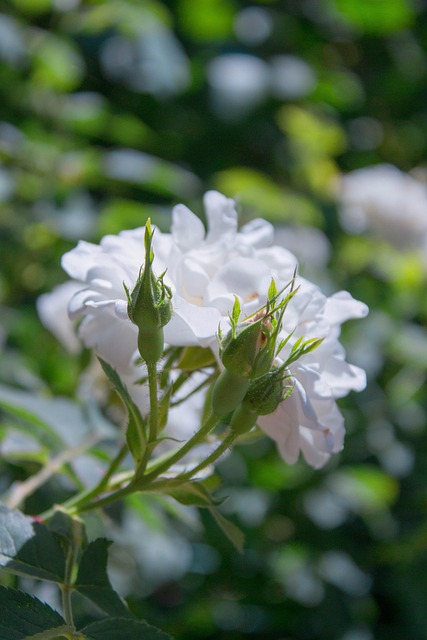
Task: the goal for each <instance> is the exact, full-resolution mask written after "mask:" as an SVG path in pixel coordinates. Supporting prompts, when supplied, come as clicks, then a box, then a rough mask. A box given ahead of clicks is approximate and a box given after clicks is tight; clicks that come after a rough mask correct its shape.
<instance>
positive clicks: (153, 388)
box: [147, 363, 159, 442]
mask: <svg viewBox="0 0 427 640" xmlns="http://www.w3.org/2000/svg"><path fill="white" fill-rule="evenodd" d="M147 370H148V388H149V393H150V418H149V430H150V431H149V436H148V438H149V440H148V441H149V442H154V440H156V438H157V431H158V428H159V426H158V422H159V418H158V415H159V401H158V398H157V367H156V363H150V364H148V363H147Z"/></svg>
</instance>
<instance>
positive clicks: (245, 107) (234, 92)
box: [207, 53, 270, 120]
mask: <svg viewBox="0 0 427 640" xmlns="http://www.w3.org/2000/svg"><path fill="white" fill-rule="evenodd" d="M207 77H208V82H209V85H210V87H211V92H212V102H213V106H214V108H215V109H216V111H217V112H218V114H219V115H220V116H221V117H223V118H224V119H226V120H229V119H237V118H239V117H240V116H242V115H244V114H246V113H247V112H249V111H251V110H252V109H253V108H254V107H257V106H258V105H259V104H261V103H262V102H263V101H264V100H265V98H266V97H267V95H268V94H269V89H270V87H269V85H270V68H269V66H268V64H267V63H266V62H264V61H263V60H261V59H260V58H257V57H256V56H252V55H249V54H246V53H224V54H222V55H220V56H217V57H216V58H214V59H213V60H212V61H211V62H210V64H209V66H208V70H207Z"/></svg>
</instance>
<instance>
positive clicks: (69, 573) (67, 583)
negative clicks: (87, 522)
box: [60, 520, 82, 627]
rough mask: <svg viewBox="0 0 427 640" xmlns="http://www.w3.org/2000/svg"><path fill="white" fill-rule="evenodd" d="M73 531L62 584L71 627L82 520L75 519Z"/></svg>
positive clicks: (65, 615) (65, 614)
mask: <svg viewBox="0 0 427 640" xmlns="http://www.w3.org/2000/svg"><path fill="white" fill-rule="evenodd" d="M72 532H73V533H72V540H71V541H70V543H69V546H68V549H67V556H66V561H65V572H64V581H63V582H62V583H61V585H60V588H61V595H62V608H63V610H64V618H65V622H66V623H67V624H68V625H69V626H70V627H74V617H73V609H72V606H71V595H72V593H73V589H74V586H73V585H74V579H73V574H74V568H75V566H76V562H77V557H78V554H79V550H80V547H81V544H82V526H81V523H80V522H78V521H76V520H73V524H72Z"/></svg>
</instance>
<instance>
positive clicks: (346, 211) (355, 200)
mask: <svg viewBox="0 0 427 640" xmlns="http://www.w3.org/2000/svg"><path fill="white" fill-rule="evenodd" d="M338 201H339V204H340V220H341V224H342V226H343V228H344V229H346V230H347V231H349V232H350V233H365V232H372V233H374V234H376V235H378V236H380V237H381V238H384V239H387V240H388V241H389V242H391V243H392V244H393V245H395V246H396V247H398V248H408V249H416V248H419V247H421V246H423V245H424V246H425V243H426V240H427V185H426V184H425V183H423V182H421V181H420V180H417V179H416V178H415V177H413V176H412V175H409V174H407V173H403V172H402V171H400V170H399V169H397V167H394V166H392V165H389V164H379V165H374V166H372V167H367V168H365V169H357V170H356V171H352V172H351V173H348V174H347V175H345V176H343V177H342V179H341V182H340V185H339V191H338Z"/></svg>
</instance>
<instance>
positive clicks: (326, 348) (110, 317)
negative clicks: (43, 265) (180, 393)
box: [62, 191, 367, 467]
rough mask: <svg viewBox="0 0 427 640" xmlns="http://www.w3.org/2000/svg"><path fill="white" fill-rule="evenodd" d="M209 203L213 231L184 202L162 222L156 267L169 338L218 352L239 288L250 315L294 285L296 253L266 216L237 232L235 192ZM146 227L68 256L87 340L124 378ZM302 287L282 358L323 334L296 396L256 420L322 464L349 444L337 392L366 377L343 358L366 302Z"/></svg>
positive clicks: (73, 308)
mask: <svg viewBox="0 0 427 640" xmlns="http://www.w3.org/2000/svg"><path fill="white" fill-rule="evenodd" d="M204 205H205V211H206V218H207V226H208V228H207V231H206V230H205V228H204V226H203V224H202V222H201V220H200V219H199V218H198V217H197V216H196V215H195V214H194V213H192V212H191V211H190V210H189V209H188V208H187V207H185V206H184V205H177V206H176V207H174V209H173V212H172V228H171V233H162V232H160V231H159V230H158V229H156V231H155V233H154V238H153V250H154V256H155V258H154V263H153V271H154V273H156V274H161V273H163V272H164V271H165V270H167V272H166V276H165V283H166V284H167V285H168V286H169V287H170V288H171V290H172V303H173V309H174V313H173V316H172V320H171V321H170V322H169V323H168V324H167V325H166V326H165V327H164V329H165V340H166V342H167V343H168V344H170V345H174V346H191V345H198V346H202V347H209V348H210V349H212V351H213V352H214V354H215V355H216V356H218V351H219V347H218V337H217V335H218V327H219V326H220V327H221V329H222V330H223V331H224V332H226V331H227V330H228V328H229V326H230V321H229V314H230V313H231V310H232V307H233V304H234V300H235V296H237V297H238V298H239V301H240V305H241V311H242V315H241V318H242V319H244V318H245V317H246V316H249V315H251V314H253V313H254V312H255V311H257V310H258V309H260V308H261V307H263V306H264V304H265V303H266V300H267V293H268V288H269V285H270V283H271V279H272V278H274V280H275V282H276V284H277V288H278V290H280V289H282V288H284V287H286V285H289V283H290V282H291V281H292V279H293V277H294V273H295V269H296V266H297V260H296V258H295V256H294V255H293V254H292V253H291V252H290V251H288V250H286V249H284V248H283V247H279V246H277V245H274V244H273V241H274V229H273V226H272V225H271V224H269V223H268V222H266V221H265V220H261V219H257V220H253V221H252V222H251V223H249V224H247V225H245V226H243V227H242V228H241V229H240V230H238V224H237V212H236V209H235V204H234V202H233V200H231V199H228V198H226V197H225V196H223V195H221V194H220V193H218V192H215V191H209V192H207V193H206V194H205V197H204ZM144 233H145V228H144V227H141V228H138V229H135V230H132V231H123V232H121V233H120V234H119V235H117V236H112V235H110V236H105V237H104V238H103V239H102V240H101V242H100V244H99V245H95V244H91V243H88V242H83V241H81V242H79V244H78V245H77V247H76V248H75V249H73V250H71V251H70V252H68V253H67V254H65V255H64V257H63V261H62V264H63V267H64V269H65V271H66V272H67V273H68V275H69V276H70V277H71V278H72V280H73V282H74V283H78V284H79V287H80V290H79V291H78V292H77V293H76V294H75V295H74V296H73V297H72V298H71V299H70V301H69V305H68V310H69V315H70V318H71V319H72V320H78V321H79V326H78V335H79V337H80V339H81V340H82V341H83V343H84V344H85V345H86V346H87V347H90V348H94V349H95V351H96V352H97V354H98V355H100V356H101V357H102V358H104V359H105V360H106V361H108V362H109V363H110V364H111V365H112V366H113V367H115V368H116V369H117V370H118V372H119V373H120V374H122V373H123V374H125V375H126V376H129V375H132V372H133V373H134V375H135V376H137V373H138V369H137V367H136V365H135V361H136V359H137V357H138V351H137V329H136V326H135V325H133V324H132V323H131V322H130V320H129V318H128V314H127V300H126V294H125V290H124V286H123V283H124V284H125V285H126V286H127V287H128V288H129V289H130V290H132V288H133V286H134V284H135V282H136V279H137V277H138V273H139V269H140V267H141V264H142V263H143V261H144V256H145V252H144ZM295 287H299V289H298V292H297V293H296V295H295V296H294V297H293V298H292V300H291V301H290V304H289V306H288V308H287V309H286V312H285V315H284V320H283V327H282V331H281V334H280V338H285V337H287V336H288V335H289V334H292V336H291V338H290V340H289V341H288V343H287V345H286V348H285V349H284V353H283V358H284V359H285V358H286V355H287V354H288V352H289V350H290V349H291V347H292V345H293V344H295V342H296V340H297V339H298V338H300V337H301V336H304V339H305V340H307V339H309V338H324V340H323V342H322V344H321V345H320V346H319V347H318V348H316V349H315V350H314V351H312V352H311V353H308V354H306V355H305V356H303V357H302V358H300V359H299V360H298V361H296V362H294V363H293V364H292V365H291V366H290V370H289V373H290V375H291V380H292V384H293V385H294V389H293V392H292V394H291V395H290V397H288V398H286V400H284V401H283V402H282V403H281V404H280V405H279V407H278V409H277V410H276V411H275V412H274V413H273V414H271V415H268V416H264V417H262V418H261V419H260V420H259V424H260V426H261V428H262V429H264V431H265V432H266V433H267V434H268V435H269V436H270V437H272V438H273V439H274V440H275V441H276V442H277V443H278V446H279V449H280V452H281V454H282V456H283V457H284V459H285V460H286V461H287V462H290V463H292V462H295V461H296V460H297V458H298V455H299V453H300V451H302V453H303V455H304V457H305V458H306V460H307V462H308V463H309V464H310V465H312V466H314V467H319V466H322V465H323V464H324V463H325V462H326V461H327V460H328V459H329V457H330V455H331V454H332V453H334V452H337V451H339V450H340V449H341V448H342V444H343V437H344V426H343V418H342V416H341V414H340V412H339V410H338V407H337V405H336V402H335V400H336V399H337V398H340V397H343V396H345V395H346V394H347V393H348V392H349V391H350V390H352V389H353V390H361V389H363V388H364V386H365V384H366V379H365V374H364V372H363V371H362V370H361V369H359V368H357V367H355V366H352V365H350V364H348V363H347V362H346V360H345V352H344V349H343V347H342V346H341V344H340V342H339V334H340V327H341V324H342V323H343V322H345V321H346V320H349V319H351V318H360V317H363V316H365V315H366V313H367V307H366V305H364V304H363V303H361V302H358V301H356V300H354V299H353V298H352V297H351V295H350V294H349V293H347V292H339V293H336V294H335V295H333V296H331V297H329V298H328V297H326V296H325V295H324V294H323V293H322V292H321V290H320V289H319V288H318V287H317V286H315V285H314V284H312V283H311V282H309V281H308V280H305V279H304V278H302V277H300V276H297V277H296V281H295ZM281 355H282V354H281ZM278 364H280V362H278ZM139 375H140V374H139ZM184 405H185V403H184Z"/></svg>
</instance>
